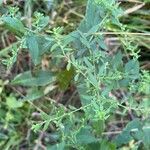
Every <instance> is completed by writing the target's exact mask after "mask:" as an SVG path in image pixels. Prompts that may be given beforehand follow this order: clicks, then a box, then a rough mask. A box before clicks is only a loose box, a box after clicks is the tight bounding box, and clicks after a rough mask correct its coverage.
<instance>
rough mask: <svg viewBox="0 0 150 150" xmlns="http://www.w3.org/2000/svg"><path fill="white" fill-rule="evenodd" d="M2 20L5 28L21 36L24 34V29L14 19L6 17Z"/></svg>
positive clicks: (17, 20) (20, 23)
mask: <svg viewBox="0 0 150 150" xmlns="http://www.w3.org/2000/svg"><path fill="white" fill-rule="evenodd" d="M2 20H3V21H4V24H5V26H6V27H7V28H8V29H9V30H10V31H11V32H14V33H15V34H17V35H18V36H21V35H23V34H24V33H25V31H26V30H25V27H24V25H23V24H22V22H21V21H20V20H19V19H17V18H14V17H10V16H6V17H3V18H2Z"/></svg>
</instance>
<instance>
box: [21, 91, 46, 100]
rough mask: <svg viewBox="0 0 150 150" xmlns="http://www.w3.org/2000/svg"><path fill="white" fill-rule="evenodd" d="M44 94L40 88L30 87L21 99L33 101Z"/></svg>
mask: <svg viewBox="0 0 150 150" xmlns="http://www.w3.org/2000/svg"><path fill="white" fill-rule="evenodd" d="M43 96H44V93H43V91H42V90H38V89H37V88H33V89H31V90H30V91H29V92H28V94H27V96H26V97H25V98H23V101H34V100H37V99H39V98H41V97H43Z"/></svg>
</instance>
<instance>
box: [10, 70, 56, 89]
mask: <svg viewBox="0 0 150 150" xmlns="http://www.w3.org/2000/svg"><path fill="white" fill-rule="evenodd" d="M55 80H56V78H55V77H54V75H53V74H52V73H51V72H48V71H40V72H38V73H37V76H32V74H31V71H27V72H24V73H21V74H19V75H17V76H16V77H15V78H14V80H13V81H12V84H15V85H23V86H31V87H32V86H45V85H48V84H50V83H53V82H54V81H55Z"/></svg>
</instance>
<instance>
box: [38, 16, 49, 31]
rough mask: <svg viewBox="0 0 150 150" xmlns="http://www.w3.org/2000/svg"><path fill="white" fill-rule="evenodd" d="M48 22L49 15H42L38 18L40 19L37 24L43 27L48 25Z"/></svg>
mask: <svg viewBox="0 0 150 150" xmlns="http://www.w3.org/2000/svg"><path fill="white" fill-rule="evenodd" d="M48 23H49V17H48V16H46V17H44V16H43V17H41V18H40V20H39V22H38V26H39V27H40V28H42V29H43V28H45V27H46V26H47V25H48Z"/></svg>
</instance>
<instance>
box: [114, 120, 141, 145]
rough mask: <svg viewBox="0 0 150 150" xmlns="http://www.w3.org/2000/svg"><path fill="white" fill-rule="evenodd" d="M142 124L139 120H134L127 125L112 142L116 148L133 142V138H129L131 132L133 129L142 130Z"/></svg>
mask: <svg viewBox="0 0 150 150" xmlns="http://www.w3.org/2000/svg"><path fill="white" fill-rule="evenodd" d="M142 126H143V124H142V122H141V121H140V120H139V119H135V120H133V121H131V122H129V123H128V124H127V126H126V127H125V128H124V130H123V131H122V133H121V134H119V135H118V136H117V137H116V138H115V140H114V142H115V143H116V145H117V146H121V145H123V144H127V143H129V142H130V141H131V140H133V137H132V136H131V131H132V130H134V129H139V130H141V129H142Z"/></svg>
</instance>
